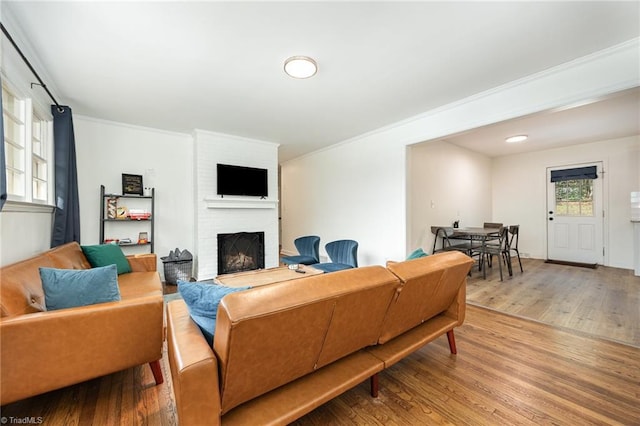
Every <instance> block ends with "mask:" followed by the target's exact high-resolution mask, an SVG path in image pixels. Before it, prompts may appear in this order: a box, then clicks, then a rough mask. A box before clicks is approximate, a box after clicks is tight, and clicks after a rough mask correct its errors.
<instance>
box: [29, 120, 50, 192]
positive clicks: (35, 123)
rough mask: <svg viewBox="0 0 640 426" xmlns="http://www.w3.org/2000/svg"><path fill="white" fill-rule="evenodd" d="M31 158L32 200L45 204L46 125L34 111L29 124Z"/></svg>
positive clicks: (47, 127) (46, 178) (46, 187)
mask: <svg viewBox="0 0 640 426" xmlns="http://www.w3.org/2000/svg"><path fill="white" fill-rule="evenodd" d="M31 129H32V130H31V158H32V168H31V171H32V173H31V174H32V179H33V192H32V195H33V199H34V200H38V201H42V202H46V201H47V193H48V192H49V191H48V190H47V189H48V181H49V179H48V176H49V175H48V172H47V141H48V140H49V138H48V129H49V126H48V123H47V122H46V121H45V120H44V119H42V118H41V117H40V116H39V115H38V114H37V113H36V112H35V111H34V113H33V120H32V122H31Z"/></svg>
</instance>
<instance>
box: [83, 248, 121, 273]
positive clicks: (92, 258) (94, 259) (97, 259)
mask: <svg viewBox="0 0 640 426" xmlns="http://www.w3.org/2000/svg"><path fill="white" fill-rule="evenodd" d="M81 247H82V251H83V253H84V255H85V256H86V257H87V260H89V263H90V264H91V266H92V267H94V268H96V267H100V266H107V265H116V266H117V267H118V275H119V274H126V273H128V272H131V266H129V261H127V258H126V257H125V255H124V253H123V252H122V249H121V248H120V247H118V246H117V245H115V244H98V245H94V246H81Z"/></svg>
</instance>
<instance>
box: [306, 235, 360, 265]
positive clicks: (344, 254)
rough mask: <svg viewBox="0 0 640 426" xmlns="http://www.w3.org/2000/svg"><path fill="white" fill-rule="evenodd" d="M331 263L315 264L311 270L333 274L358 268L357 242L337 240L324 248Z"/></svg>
mask: <svg viewBox="0 0 640 426" xmlns="http://www.w3.org/2000/svg"><path fill="white" fill-rule="evenodd" d="M324 248H325V249H326V250H327V254H328V255H329V259H331V262H326V263H316V264H315V265H311V266H312V267H313V268H316V269H320V270H321V271H324V272H335V271H341V270H343V269H350V268H357V267H358V242H357V241H353V240H337V241H332V242H330V243H327V245H325V246H324Z"/></svg>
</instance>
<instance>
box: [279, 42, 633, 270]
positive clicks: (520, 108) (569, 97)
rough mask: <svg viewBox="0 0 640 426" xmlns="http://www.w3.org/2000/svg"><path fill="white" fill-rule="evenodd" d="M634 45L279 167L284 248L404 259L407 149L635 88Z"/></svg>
mask: <svg viewBox="0 0 640 426" xmlns="http://www.w3.org/2000/svg"><path fill="white" fill-rule="evenodd" d="M639 46H640V42H639V39H634V40H631V41H629V42H627V43H623V44H621V45H619V46H615V47H613V48H610V49H607V50H605V51H602V52H598V53H596V54H593V55H589V56H587V57H584V58H580V59H578V60H575V61H572V62H570V63H567V64H564V65H562V66H559V67H556V68H553V69H550V70H546V71H544V72H541V73H539V74H535V75H532V76H530V77H527V78H524V79H521V80H518V81H514V82H511V83H509V84H507V85H504V86H501V87H498V88H495V89H493V90H490V91H487V92H485V93H481V94H478V95H476V96H472V97H470V98H468V99H464V100H462V101H460V102H456V103H454V104H451V105H446V106H443V107H441V108H438V109H436V110H433V111H430V112H428V113H425V114H423V115H420V116H418V117H414V118H412V119H409V120H406V121H404V122H401V123H397V124H395V125H393V126H390V127H387V128H384V129H380V130H378V131H375V132H371V133H369V134H365V135H362V136H359V137H357V138H354V139H351V140H347V141H344V142H342V143H340V144H338V145H335V146H333V147H331V148H329V149H325V150H321V151H318V152H315V153H312V154H310V155H307V156H304V157H301V158H297V159H294V160H291V161H288V162H286V163H284V164H282V167H281V170H282V194H281V201H282V206H281V209H282V239H283V241H282V245H283V249H284V250H286V251H295V248H294V246H293V240H294V238H295V237H296V236H299V235H304V234H316V235H319V236H320V237H321V238H322V241H323V243H322V244H324V243H326V242H328V241H330V240H332V239H336V238H352V239H355V240H358V241H359V243H360V249H359V253H360V256H359V261H360V264H362V265H366V264H382V263H384V260H385V259H389V258H391V259H393V258H395V259H398V258H402V257H404V256H405V255H406V254H407V253H408V252H409V250H410V249H411V246H412V243H413V242H412V241H411V238H413V237H412V236H411V235H410V233H411V228H412V226H411V225H410V224H409V220H411V215H410V214H409V210H408V209H407V205H406V203H407V197H406V196H405V194H406V191H407V190H408V189H407V185H406V184H405V182H406V176H407V174H408V173H409V172H410V171H409V170H408V168H407V159H406V156H405V151H406V147H407V145H411V144H416V143H420V142H424V141H430V140H436V139H438V138H442V137H444V136H446V135H449V134H453V133H458V132H461V131H465V130H469V129H473V128H476V127H479V126H482V125H486V124H491V123H496V122H500V121H503V120H507V119H510V118H515V117H520V116H524V115H527V114H531V113H534V112H540V111H545V110H548V109H551V108H556V107H561V106H566V105H569V104H572V103H574V102H578V101H582V100H585V99H592V98H597V97H598V96H603V95H606V94H610V93H614V92H617V91H620V90H625V89H628V88H631V87H636V86H640V65H639V64H640V61H639V60H638V51H639ZM346 119H348V118H346ZM409 154H410V153H409ZM446 184H447V183H446V181H443V182H442V185H446ZM493 216H495V215H493Z"/></svg>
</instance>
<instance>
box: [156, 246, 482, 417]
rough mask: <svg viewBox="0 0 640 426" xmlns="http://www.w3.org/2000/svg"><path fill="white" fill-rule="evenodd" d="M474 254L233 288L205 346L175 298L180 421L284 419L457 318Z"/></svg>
mask: <svg viewBox="0 0 640 426" xmlns="http://www.w3.org/2000/svg"><path fill="white" fill-rule="evenodd" d="M472 264H473V261H472V260H471V259H470V258H469V257H467V256H466V255H464V254H462V253H459V252H448V253H442V254H437V255H433V256H428V257H424V258H420V259H415V260H409V261H404V262H397V263H389V264H388V265H387V267H386V268H385V267H382V266H367V267H361V268H355V269H350V270H345V271H340V272H334V273H331V274H322V275H314V276H309V277H305V278H302V279H298V280H292V281H286V282H281V283H276V284H271V285H267V286H261V287H255V288H253V289H250V290H246V291H242V292H237V293H232V294H229V295H227V296H225V297H224V298H223V299H222V301H221V302H220V305H219V308H218V311H217V321H216V327H215V336H214V341H213V347H211V346H209V345H208V343H207V342H206V340H205V338H204V337H203V335H202V332H201V331H200V329H199V328H198V326H197V325H196V324H195V323H194V322H193V321H192V319H191V317H190V315H189V311H188V307H187V306H186V304H185V303H184V301H182V300H176V301H173V302H169V303H168V304H167V333H168V334H167V345H168V354H169V364H170V366H171V375H172V380H173V385H174V393H175V396H176V406H177V412H178V420H179V422H180V425H181V426H190V425H199V426H200V425H218V424H225V425H227V424H233V425H248V424H251V425H266V424H282V425H284V424H287V423H290V422H292V421H293V420H295V419H297V418H299V417H302V416H303V415H305V414H306V413H309V412H310V411H312V410H313V409H314V408H316V407H318V406H320V405H322V404H323V403H325V402H327V401H329V400H330V399H332V398H334V397H336V396H337V395H340V394H341V393H343V392H345V391H346V390H348V389H350V388H352V387H354V386H356V385H358V384H359V383H361V382H362V381H364V380H367V379H371V385H372V395H373V396H376V395H377V386H378V384H377V383H378V379H377V377H378V373H379V372H381V371H382V370H384V369H385V368H387V367H389V366H391V365H393V364H394V363H396V362H398V361H400V360H402V359H403V358H404V357H405V356H407V355H409V354H411V353H412V352H414V351H416V350H418V349H419V348H421V347H422V346H424V345H425V344H426V343H428V342H430V341H432V340H434V339H435V338H437V337H439V336H441V335H443V334H447V336H448V337H449V345H450V348H451V351H452V353H456V348H455V340H454V335H453V329H454V327H457V326H459V325H461V324H462V322H463V321H464V316H465V307H466V305H465V294H466V293H465V289H466V279H467V273H468V271H469V270H470V268H471V265H472Z"/></svg>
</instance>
